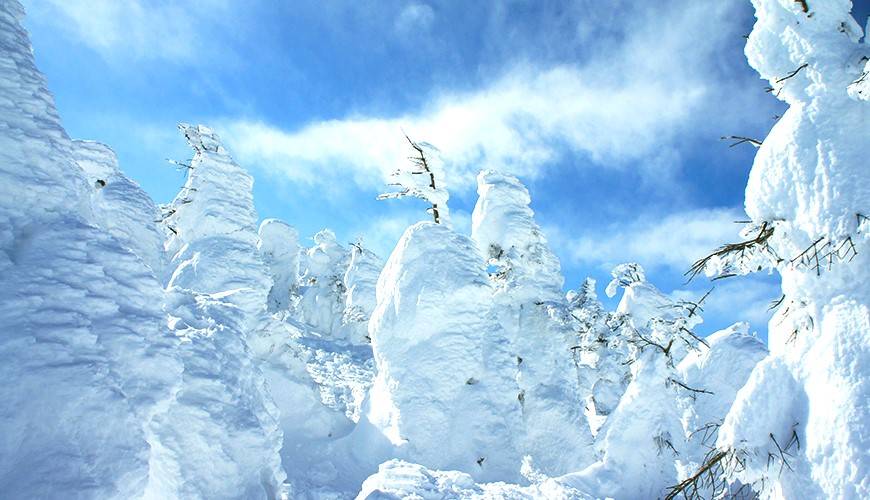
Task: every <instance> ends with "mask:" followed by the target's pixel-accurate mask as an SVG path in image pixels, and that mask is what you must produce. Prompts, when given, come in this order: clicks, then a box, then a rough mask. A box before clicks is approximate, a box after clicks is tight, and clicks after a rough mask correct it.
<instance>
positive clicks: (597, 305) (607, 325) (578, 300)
mask: <svg viewBox="0 0 870 500" xmlns="http://www.w3.org/2000/svg"><path fill="white" fill-rule="evenodd" d="M567 299H568V306H569V308H570V311H571V316H572V318H573V319H574V322H575V329H576V330H577V332H578V344H577V345H576V346H574V347H572V351H573V353H574V357H575V361H576V362H577V365H578V370H580V373H582V374H583V376H585V377H588V378H590V379H591V380H589V381H588V382H587V383H588V384H591V391H592V394H591V399H592V409H593V410H594V411H595V413H596V414H597V415H602V416H606V415H609V414H610V413H611V412H612V411H613V409H614V408H616V405H617V404H618V403H619V398H620V397H621V396H622V393H623V392H625V388H626V386H627V385H628V382H629V381H630V379H631V374H630V372H629V364H628V343H627V342H626V339H625V337H624V335H623V333H624V330H625V329H624V328H622V327H621V326H622V325H621V322H620V318H619V316H618V315H616V314H614V313H610V312H607V311H605V310H604V306H603V305H602V304H601V302H600V301H599V300H598V294H597V293H596V291H595V280H594V279H592V278H586V280H585V281H584V282H583V285H582V286H581V287H580V290H578V291H573V290H572V291H570V292H568V295H567Z"/></svg>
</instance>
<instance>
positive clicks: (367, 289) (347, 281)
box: [341, 242, 384, 344]
mask: <svg viewBox="0 0 870 500" xmlns="http://www.w3.org/2000/svg"><path fill="white" fill-rule="evenodd" d="M383 267H384V262H383V261H382V260H381V258H380V257H378V256H377V255H376V254H375V253H374V252H372V251H371V250H368V249H367V248H365V247H363V245H362V242H357V243H354V244H353V245H351V251H350V259H349V262H348V265H347V270H346V271H345V273H344V278H343V279H344V288H345V290H346V293H345V301H344V312H343V313H342V319H341V323H342V326H343V328H344V330H345V335H344V336H345V337H346V338H347V339H348V340H350V341H351V342H353V343H355V344H363V343H368V342H369V338H368V321H369V317H370V316H371V314H372V311H374V309H375V305H376V304H377V295H376V294H377V283H378V276H379V275H380V273H381V269H383Z"/></svg>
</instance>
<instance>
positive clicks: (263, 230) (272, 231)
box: [257, 219, 300, 312]
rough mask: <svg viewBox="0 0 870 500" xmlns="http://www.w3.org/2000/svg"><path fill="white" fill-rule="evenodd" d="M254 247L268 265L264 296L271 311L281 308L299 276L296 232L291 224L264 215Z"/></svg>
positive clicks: (292, 293)
mask: <svg viewBox="0 0 870 500" xmlns="http://www.w3.org/2000/svg"><path fill="white" fill-rule="evenodd" d="M257 232H258V234H259V236H260V240H259V242H258V243H257V248H258V250H259V251H260V255H261V256H262V258H263V262H264V263H265V264H266V265H267V266H268V267H269V273H270V274H271V276H272V288H271V289H270V290H269V296H268V298H267V299H266V304H267V308H268V310H269V311H271V312H275V311H285V310H287V309H288V308H289V307H290V303H291V297H293V296H294V295H295V294H296V291H297V280H298V279H299V251H300V249H299V233H297V232H296V229H295V228H293V226H291V225H289V224H287V223H286V222H284V221H281V220H278V219H265V220H264V221H263V222H262V223H260V229H259V230H258V231H257Z"/></svg>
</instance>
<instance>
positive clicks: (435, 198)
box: [377, 134, 447, 224]
mask: <svg viewBox="0 0 870 500" xmlns="http://www.w3.org/2000/svg"><path fill="white" fill-rule="evenodd" d="M404 135H405V139H406V140H407V141H408V144H409V145H410V146H411V149H413V151H414V154H413V155H411V156H409V157H408V160H409V161H410V167H408V166H405V167H404V168H398V169H396V170H395V171H394V172H393V173H392V174H391V177H392V178H393V179H395V181H394V182H390V183H389V184H388V185H390V186H396V187H398V188H400V190H399V191H394V192H390V193H383V194H380V195H378V198H377V199H379V200H387V199H392V198H405V197H408V196H412V197H415V198H420V199H422V200H426V201H427V202H429V203H430V204H431V207H430V208H429V209H428V210H427V211H428V212H429V213H430V214H431V215H432V219H433V220H434V221H435V223H436V224H441V223H442V222H443V221H444V218H445V217H444V215H445V214H444V212H446V201H447V192H446V190H444V188H443V186H440V185H439V184H440V180H439V182H436V173H435V170H434V169H433V167H432V165H431V164H430V162H429V158H427V156H426V151H425V149H424V146H425V143H422V144H421V143H418V142H416V141H414V140H412V139H411V138H410V137H409V136H408V134H404Z"/></svg>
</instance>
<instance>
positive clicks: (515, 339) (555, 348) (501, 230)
mask: <svg viewBox="0 0 870 500" xmlns="http://www.w3.org/2000/svg"><path fill="white" fill-rule="evenodd" d="M477 180H478V194H479V195H480V196H479V198H478V201H477V204H476V205H475V207H474V212H473V214H472V230H471V235H472V239H473V240H474V241H475V242H476V243H477V246H478V248H479V249H481V250H482V251H485V252H486V256H487V264H488V265H489V266H495V267H496V271H495V272H494V273H493V274H492V275H491V280H492V282H493V284H494V287H493V294H494V295H493V299H494V307H495V309H494V311H495V317H496V318H497V320H498V321H499V323H500V325H501V328H502V329H503V330H504V332H505V334H506V335H507V338H508V340H509V342H510V344H509V349H510V353H511V355H512V358H513V359H514V372H515V375H514V377H515V380H516V384H517V398H518V399H519V400H520V402H521V405H520V406H521V408H522V412H523V417H524V421H525V427H524V429H523V433H522V434H520V435H518V436H516V440H517V443H518V444H517V446H518V448H519V449H520V450H522V452H523V453H524V454H529V455H531V456H532V458H533V459H534V460H535V463H536V464H537V465H538V466H539V467H541V468H542V470H543V471H544V472H545V473H547V474H550V475H557V474H563V473H565V472H569V471H571V470H576V469H578V468H580V467H581V466H583V465H586V464H588V463H589V462H591V461H592V456H591V454H590V452H591V447H590V444H591V442H592V435H591V430H590V428H589V425H588V423H587V421H586V416H585V399H586V394H587V392H588V388H587V387H586V386H587V385H588V384H587V383H586V381H585V380H578V371H577V366H576V365H575V364H574V360H573V355H572V351H571V348H572V347H574V346H575V345H576V337H575V333H574V331H573V330H572V329H571V328H570V326H568V325H567V324H566V323H565V322H563V321H559V320H558V318H560V317H562V316H567V315H568V313H567V303H566V302H565V299H564V297H563V295H562V283H563V281H564V279H563V278H562V274H561V271H560V266H559V259H558V258H557V257H556V256H555V255H554V254H553V252H552V251H551V250H550V248H549V246H548V245H547V241H546V238H545V237H544V235H543V234H542V232H541V230H540V228H539V227H538V224H537V223H536V222H535V219H534V212H532V210H531V208H530V207H529V204H530V202H531V198H530V196H529V192H528V190H527V189H526V188H525V186H523V184H522V183H521V182H520V181H519V180H518V179H517V178H516V177H513V176H511V175H507V174H502V173H499V172H496V171H493V170H487V171H483V172H481V173H480V174H479V175H478V178H477Z"/></svg>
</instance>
